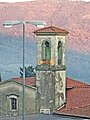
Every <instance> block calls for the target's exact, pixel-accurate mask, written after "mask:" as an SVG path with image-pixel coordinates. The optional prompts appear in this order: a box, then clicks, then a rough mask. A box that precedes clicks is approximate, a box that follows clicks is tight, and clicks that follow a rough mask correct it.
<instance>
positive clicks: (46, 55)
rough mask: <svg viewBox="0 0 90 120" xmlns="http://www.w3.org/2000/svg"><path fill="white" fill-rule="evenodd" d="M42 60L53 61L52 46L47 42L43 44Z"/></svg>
mask: <svg viewBox="0 0 90 120" xmlns="http://www.w3.org/2000/svg"><path fill="white" fill-rule="evenodd" d="M42 59H43V60H50V59H51V46H50V43H49V42H48V41H45V42H44V43H43V44H42Z"/></svg>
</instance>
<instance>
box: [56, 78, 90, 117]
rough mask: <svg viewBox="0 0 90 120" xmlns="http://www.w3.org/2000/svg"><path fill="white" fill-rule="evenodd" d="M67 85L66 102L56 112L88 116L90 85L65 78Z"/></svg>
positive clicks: (89, 112)
mask: <svg viewBox="0 0 90 120" xmlns="http://www.w3.org/2000/svg"><path fill="white" fill-rule="evenodd" d="M69 84H70V85H69ZM68 86H69V87H72V89H68V90H67V100H66V104H65V106H64V107H62V108H61V109H58V110H57V113H58V114H62V113H64V114H72V115H78V116H89V117H90V85H88V84H85V83H82V82H79V81H74V80H71V79H67V87H68Z"/></svg>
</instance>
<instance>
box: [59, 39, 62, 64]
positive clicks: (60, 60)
mask: <svg viewBox="0 0 90 120" xmlns="http://www.w3.org/2000/svg"><path fill="white" fill-rule="evenodd" d="M61 64H62V43H61V41H59V42H58V65H61Z"/></svg>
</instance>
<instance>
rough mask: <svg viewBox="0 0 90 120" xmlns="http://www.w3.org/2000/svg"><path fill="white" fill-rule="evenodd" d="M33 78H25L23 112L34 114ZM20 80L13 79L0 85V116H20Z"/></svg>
mask: <svg viewBox="0 0 90 120" xmlns="http://www.w3.org/2000/svg"><path fill="white" fill-rule="evenodd" d="M34 81H35V78H26V86H25V112H26V114H30V113H35V91H36V88H35V87H34V84H35V83H34ZM22 88H23V87H22V79H21V78H14V79H11V80H7V81H3V82H1V83H0V116H16V115H21V114H22V106H23V105H22V100H23V94H22Z"/></svg>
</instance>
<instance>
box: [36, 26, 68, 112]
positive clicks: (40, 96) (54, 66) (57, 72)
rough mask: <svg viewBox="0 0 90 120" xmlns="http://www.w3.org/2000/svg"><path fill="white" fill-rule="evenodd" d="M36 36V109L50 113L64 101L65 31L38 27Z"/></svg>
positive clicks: (51, 27)
mask: <svg viewBox="0 0 90 120" xmlns="http://www.w3.org/2000/svg"><path fill="white" fill-rule="evenodd" d="M34 33H35V34H36V36H37V50H38V53H37V66H36V70H37V71H36V87H37V93H36V109H37V112H41V113H42V112H48V113H52V112H54V111H55V109H57V108H58V107H60V106H62V105H63V104H64V103H65V102H66V64H65V49H66V35H67V34H68V32H67V31H65V30H63V29H59V28H56V27H54V26H50V27H46V28H42V29H39V30H37V31H35V32H34Z"/></svg>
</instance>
